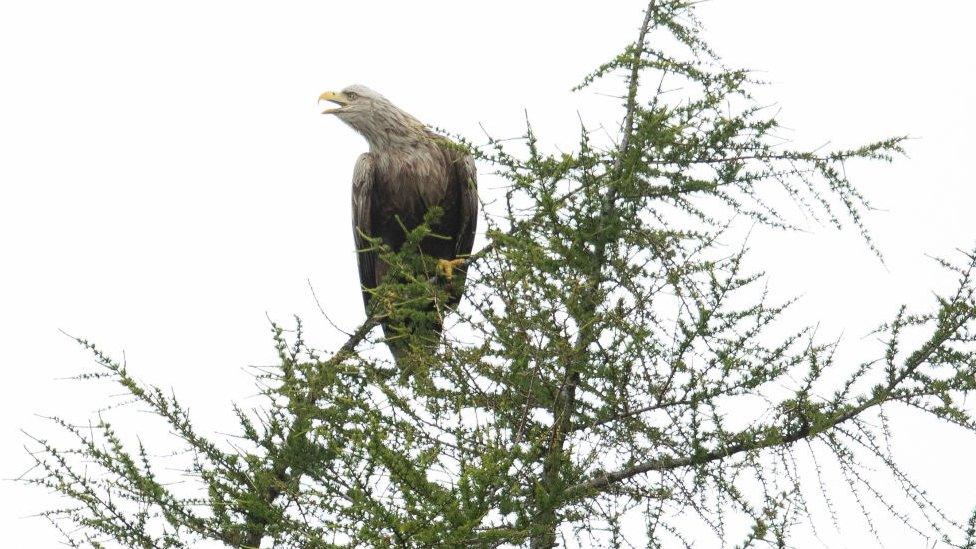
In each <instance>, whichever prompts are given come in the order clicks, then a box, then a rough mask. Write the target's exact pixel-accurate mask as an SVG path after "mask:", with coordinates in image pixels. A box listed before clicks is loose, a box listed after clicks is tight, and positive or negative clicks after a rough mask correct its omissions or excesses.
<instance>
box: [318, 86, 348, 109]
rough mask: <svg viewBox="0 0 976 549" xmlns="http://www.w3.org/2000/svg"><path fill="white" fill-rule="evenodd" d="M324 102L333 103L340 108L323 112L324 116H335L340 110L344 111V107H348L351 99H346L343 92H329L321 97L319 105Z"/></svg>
mask: <svg viewBox="0 0 976 549" xmlns="http://www.w3.org/2000/svg"><path fill="white" fill-rule="evenodd" d="M323 101H331V102H332V103H335V104H336V105H339V106H338V107H335V108H333V109H325V110H324V111H322V114H335V113H337V112H339V111H340V110H342V107H345V106H346V105H348V104H349V98H348V97H346V96H345V95H344V94H343V93H342V92H338V93H337V92H333V91H327V92H325V93H323V94H322V95H320V96H319V103H321V102H323Z"/></svg>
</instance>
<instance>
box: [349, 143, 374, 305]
mask: <svg viewBox="0 0 976 549" xmlns="http://www.w3.org/2000/svg"><path fill="white" fill-rule="evenodd" d="M374 180H375V179H374V174H373V159H372V157H370V155H369V153H363V154H361V155H359V159H358V160H356V167H355V169H353V172H352V236H353V239H354V240H355V242H356V252H357V253H356V259H357V260H358V262H359V283H360V284H361V285H362V287H363V304H364V305H368V303H369V293H368V292H366V291H365V290H366V289H372V288H375V287H376V262H377V257H376V252H372V251H362V250H365V249H367V248H370V247H371V245H370V243H369V241H368V240H366V238H365V235H370V236H372V235H373V234H374V233H373V227H372V223H371V221H370V219H371V214H372V209H373V181H374Z"/></svg>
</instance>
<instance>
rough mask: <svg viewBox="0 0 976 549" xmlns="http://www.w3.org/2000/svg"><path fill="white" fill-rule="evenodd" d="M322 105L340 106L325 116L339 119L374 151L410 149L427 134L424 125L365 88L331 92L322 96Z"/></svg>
mask: <svg viewBox="0 0 976 549" xmlns="http://www.w3.org/2000/svg"><path fill="white" fill-rule="evenodd" d="M319 101H320V102H321V101H329V102H332V103H335V104H336V105H338V106H337V107H333V108H330V109H326V110H324V111H322V114H333V115H335V116H336V117H337V118H338V119H339V120H342V121H343V122H344V123H345V124H346V125H348V126H349V127H351V128H352V129H354V130H356V131H357V132H358V133H359V134H360V135H362V136H363V137H365V138H366V141H368V142H369V144H370V146H371V147H392V146H396V145H398V144H400V145H409V144H410V143H411V142H413V141H414V140H416V139H417V138H422V137H423V136H424V134H425V132H424V125H423V124H422V123H421V122H420V121H418V120H417V119H416V118H414V117H412V116H410V115H409V114H407V113H406V112H404V111H402V110H400V109H399V108H397V106H396V105H394V104H393V103H390V101H389V99H387V98H385V97H383V96H382V95H380V94H379V93H377V92H375V91H373V90H371V89H369V88H367V87H366V86H363V85H361V84H353V85H352V86H348V87H346V88H343V90H342V91H338V92H334V91H327V92H325V93H323V94H322V95H320V96H319Z"/></svg>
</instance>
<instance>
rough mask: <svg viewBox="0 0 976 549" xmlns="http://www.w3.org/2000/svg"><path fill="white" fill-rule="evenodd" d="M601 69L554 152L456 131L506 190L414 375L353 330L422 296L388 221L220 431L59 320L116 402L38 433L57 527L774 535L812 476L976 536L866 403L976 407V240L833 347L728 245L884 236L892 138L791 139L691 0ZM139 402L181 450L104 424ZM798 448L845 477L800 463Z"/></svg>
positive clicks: (957, 420)
mask: <svg viewBox="0 0 976 549" xmlns="http://www.w3.org/2000/svg"><path fill="white" fill-rule="evenodd" d="M618 77H619V81H621V82H622V85H621V89H620V92H621V93H620V95H621V100H620V120H621V121H620V125H619V130H618V131H617V133H616V135H614V136H612V137H613V138H612V139H611V140H603V139H601V138H600V134H599V132H595V131H592V129H590V128H586V127H581V128H580V133H579V141H578V146H577V147H576V148H575V149H574V150H573V151H571V152H548V151H546V149H545V147H544V146H543V145H542V144H541V142H540V140H539V139H538V136H537V134H536V132H535V130H534V129H533V128H532V127H531V126H527V128H526V133H525V136H524V139H522V140H520V141H512V140H505V141H502V140H494V139H489V141H488V142H487V143H484V144H475V143H473V142H470V141H468V140H464V139H462V138H460V137H459V138H458V139H457V140H458V142H459V146H463V147H465V148H468V149H469V150H471V151H472V152H473V153H474V154H475V155H476V156H477V158H478V159H479V161H480V163H481V166H482V169H483V170H491V171H493V172H495V173H496V174H497V175H498V176H500V177H502V178H504V180H505V181H506V183H507V187H506V188H505V190H504V193H503V196H500V197H497V198H498V200H495V201H494V202H493V203H492V204H487V223H488V229H487V231H486V237H487V238H486V241H487V244H486V245H485V246H484V247H483V248H482V249H481V250H480V251H477V252H476V253H475V254H473V255H472V256H471V257H469V258H468V263H469V271H468V291H467V295H466V297H465V301H464V302H463V303H462V305H461V306H460V307H459V308H458V310H457V311H441V312H440V313H441V314H444V315H446V320H447V323H446V325H445V332H446V335H447V337H445V340H444V342H443V343H442V344H441V345H440V346H439V347H438V348H437V350H436V352H433V353H431V352H430V351H429V349H426V352H424V353H416V354H415V355H416V356H412V357H410V360H411V361H412V366H411V367H410V368H409V371H407V372H405V371H402V370H398V369H396V368H394V367H393V365H392V362H391V360H390V358H389V354H388V353H386V352H385V351H384V349H383V348H382V346H377V345H370V343H371V342H376V341H377V340H379V338H381V334H380V330H378V329H374V328H376V326H377V324H378V322H379V320H380V319H381V318H382V317H383V316H384V315H395V314H398V313H397V311H398V310H399V309H398V308H397V307H398V303H404V302H414V303H415V302H416V300H435V301H436V300H438V299H440V298H442V297H443V296H438V295H437V292H438V291H442V290H438V289H437V288H438V285H436V284H430V283H429V280H428V279H427V277H426V276H424V274H423V273H422V272H419V271H418V269H419V268H418V267H417V266H418V265H423V264H424V262H423V261H418V260H417V257H416V252H415V251H412V250H411V247H410V246H406V247H405V249H404V250H403V251H401V252H400V253H398V254H393V253H391V252H390V251H389V250H382V249H380V250H379V252H380V253H381V254H382V255H383V257H384V258H385V260H386V261H388V262H389V263H390V264H391V265H392V266H393V268H394V270H396V272H398V273H401V275H402V276H398V277H397V281H396V282H395V283H394V282H390V283H388V284H384V285H383V286H381V287H380V288H378V289H377V292H379V293H381V294H382V295H383V296H386V297H387V299H385V301H383V303H385V305H384V306H383V307H377V308H374V310H373V311H372V316H371V317H370V318H368V319H367V320H366V321H365V322H364V323H363V324H361V325H360V326H359V327H358V329H356V331H355V332H354V333H353V334H352V335H351V336H350V337H349V339H348V341H346V342H345V344H344V345H342V346H341V347H339V348H337V349H334V350H329V351H318V350H315V349H313V348H311V346H310V345H308V344H307V343H306V340H305V337H304V334H303V331H302V326H301V323H300V322H297V321H296V325H295V326H293V327H288V329H286V328H285V327H282V326H280V325H274V326H273V340H274V343H275V344H276V346H277V351H278V353H277V354H278V358H279V362H278V364H277V366H276V367H274V368H269V369H266V370H264V371H262V373H261V374H260V375H258V376H257V380H258V383H259V387H260V391H261V395H262V397H263V400H262V404H260V405H257V406H253V407H248V408H238V409H235V412H236V415H237V418H238V420H239V425H238V426H237V431H236V433H234V435H235V436H234V437H228V436H225V435H213V434H208V433H204V432H201V430H199V429H197V428H196V427H195V426H194V423H193V422H192V420H191V417H190V414H189V413H188V411H187V409H186V408H185V407H184V405H183V404H182V403H181V401H180V400H179V399H178V398H177V397H176V396H174V395H172V394H169V393H167V392H165V391H163V390H161V389H159V388H157V387H154V386H150V385H147V384H144V383H141V382H139V381H137V379H136V377H135V376H134V375H133V373H132V371H131V370H130V368H129V367H127V366H126V365H124V364H123V363H121V362H119V361H117V360H116V359H113V358H112V357H110V356H108V355H107V354H104V353H103V352H102V351H100V350H99V349H98V348H97V347H96V346H95V345H93V344H91V343H89V342H88V341H85V340H81V339H79V343H81V344H82V345H84V346H85V347H87V348H88V349H89V350H90V351H91V352H92V353H93V354H94V356H95V358H96V362H97V367H96V368H97V369H96V370H94V371H92V372H90V373H87V374H83V375H82V376H80V377H81V378H84V379H91V378H99V379H108V380H111V381H113V382H115V383H118V384H119V385H120V386H121V387H122V388H123V389H124V391H125V392H126V393H127V395H128V397H129V398H130V399H131V400H132V401H133V402H132V403H130V405H129V406H128V407H121V408H117V409H114V410H111V411H108V412H105V413H103V414H100V415H99V416H98V417H97V418H96V420H95V421H94V422H93V423H92V424H91V425H90V426H85V427H83V428H82V427H79V426H76V424H75V423H73V422H70V421H68V420H65V419H54V420H53V421H54V422H55V423H56V424H57V425H58V426H59V427H60V428H62V429H64V430H65V431H67V432H68V433H69V434H70V435H72V436H73V437H74V438H73V440H74V441H75V442H74V445H72V446H68V447H64V446H62V445H60V444H57V443H54V442H50V441H49V440H48V439H45V438H40V437H38V438H35V439H34V443H35V444H34V448H33V452H32V455H33V456H34V457H35V459H36V462H37V467H35V468H34V469H33V470H32V471H31V472H29V473H28V474H27V475H26V476H25V477H24V479H23V480H24V481H26V482H30V483H34V484H37V485H38V486H41V487H46V488H48V489H51V490H53V491H55V492H57V493H59V494H61V495H62V496H64V498H66V501H67V502H68V503H67V504H65V505H64V506H62V507H59V508H56V509H52V510H50V511H48V512H46V513H45V516H46V517H47V518H49V519H50V520H51V522H52V524H53V525H54V526H55V527H57V528H59V529H60V530H61V532H62V533H63V534H64V537H65V539H66V540H67V541H68V542H69V544H70V545H71V546H74V547H118V546H122V547H145V548H159V547H192V546H194V544H195V543H197V542H198V541H200V540H216V541H219V542H223V543H224V544H225V545H226V546H228V547H250V548H257V547H302V548H327V547H329V548H331V547H499V546H526V547H532V548H539V549H542V548H550V547H556V546H560V547H562V546H566V545H569V546H574V545H581V546H590V545H605V546H614V547H616V546H629V545H627V543H635V544H641V545H646V546H648V547H692V546H699V545H698V543H699V542H703V540H705V541H707V538H708V536H709V535H710V536H711V537H710V538H708V539H711V540H712V541H715V540H718V541H719V542H724V543H726V544H728V545H734V544H738V545H737V546H738V547H756V546H760V545H771V546H777V547H788V546H791V526H793V525H794V524H796V523H797V522H798V521H801V520H804V519H807V518H809V517H808V515H809V505H808V502H809V501H810V500H811V499H812V498H820V497H826V498H827V499H828V503H829V499H830V497H831V496H830V495H831V494H833V493H835V492H836V491H838V490H846V491H849V492H850V493H853V494H854V495H855V496H856V498H857V501H858V502H859V503H860V504H861V505H862V509H863V510H864V512H865V513H866V514H867V515H868V516H869V517H870V516H873V514H875V513H888V514H891V515H894V516H895V517H896V518H898V519H899V520H901V521H903V522H904V523H905V527H906V529H907V531H909V532H911V531H915V532H917V533H919V534H923V535H930V536H931V535H936V536H939V537H940V539H943V540H944V541H945V543H947V544H951V545H954V546H958V547H974V546H976V535H974V529H976V522H974V521H976V516H974V517H973V518H972V519H970V520H969V522H968V524H966V523H965V519H963V521H962V522H956V521H957V520H958V519H954V518H952V517H954V516H955V514H956V512H958V510H945V511H943V510H942V509H941V508H940V507H939V506H938V504H937V503H936V502H934V501H932V500H930V499H929V497H928V496H927V495H926V493H925V492H924V491H923V489H922V488H921V487H919V486H918V485H917V484H916V483H914V482H913V481H912V480H911V479H910V478H909V477H908V476H907V475H906V474H905V472H904V471H903V470H902V469H901V468H900V467H899V465H898V461H897V456H894V455H892V452H891V451H890V449H889V446H888V444H887V438H888V437H889V435H890V430H889V428H888V426H887V423H886V415H885V411H886V410H888V409H891V408H892V407H908V408H911V409H914V410H915V411H916V412H917V413H918V414H925V415H930V416H935V417H937V418H939V419H941V420H944V421H946V422H949V423H953V424H955V425H958V427H959V430H960V434H963V433H965V432H972V431H973V430H974V429H976V423H974V420H973V417H972V414H971V412H970V411H968V410H967V409H966V408H965V407H964V406H963V404H961V403H962V401H963V398H964V397H965V396H967V395H968V394H970V393H971V392H973V391H974V390H976V354H974V353H976V348H974V345H973V344H974V342H976V341H974V340H976V332H974V329H976V300H974V293H973V292H974V289H976V284H974V280H973V276H974V271H973V269H974V267H976V255H974V254H972V253H970V254H965V253H960V255H959V257H958V258H955V259H949V260H940V263H941V265H942V266H943V267H944V268H946V269H948V270H950V271H952V272H954V273H955V274H956V275H957V278H958V283H957V285H956V287H955V290H954V291H952V292H949V293H946V294H944V295H939V296H937V297H936V298H935V299H934V302H933V303H932V307H931V308H930V309H928V310H920V311H914V310H909V309H907V308H905V307H902V308H900V309H898V308H897V304H895V303H893V304H892V306H893V309H892V310H897V314H895V315H894V316H893V318H890V319H888V320H886V321H884V322H881V323H880V324H879V326H878V328H877V330H876V332H875V336H876V338H877V339H878V341H880V342H881V344H880V346H879V348H878V349H877V356H867V357H865V358H864V360H863V361H861V362H859V363H850V362H847V361H840V360H837V359H835V356H836V355H835V352H834V351H835V349H836V348H837V346H838V345H839V344H840V343H838V342H824V341H820V340H819V339H818V338H817V336H816V334H815V331H814V330H813V329H812V328H809V327H799V328H795V329H793V330H792V331H790V326H789V325H786V322H785V320H784V319H783V318H781V317H782V316H783V313H784V311H785V310H787V308H788V307H789V305H790V303H789V302H786V303H776V302H770V300H769V299H768V298H767V296H766V295H765V293H764V290H763V288H762V283H761V280H762V277H763V275H762V273H760V272H750V271H749V270H748V269H747V268H746V266H745V261H744V259H745V258H746V256H747V251H748V250H747V248H746V247H745V245H744V244H743V245H742V246H741V247H737V248H736V249H735V250H734V251H732V252H730V251H729V247H728V241H729V240H736V239H739V240H741V235H742V234H743V232H742V230H741V229H742V227H743V226H749V225H753V226H755V225H758V226H762V227H768V228H770V229H774V230H781V231H792V230H796V229H797V225H796V223H797V220H796V219H793V217H796V215H795V214H793V213H791V212H795V211H797V210H799V211H800V212H801V214H802V215H806V216H809V217H812V218H814V219H816V220H820V221H822V222H824V223H826V224H830V225H835V226H837V227H845V228H848V229H853V231H854V232H856V233H857V234H858V235H859V236H858V238H861V239H862V240H863V241H864V243H865V253H871V251H873V252H874V253H879V252H877V250H876V248H875V246H874V243H873V241H872V239H871V236H870V233H869V231H868V228H867V227H866V225H865V222H864V219H863V215H864V214H865V213H866V212H867V211H868V210H869V209H870V205H869V203H868V202H867V200H866V198H865V197H864V196H863V195H862V194H861V193H860V192H859V191H858V189H857V187H856V186H855V185H854V183H853V182H852V181H850V180H849V179H848V177H847V175H846V171H845V169H844V168H845V165H847V164H848V163H852V162H860V161H890V160H891V159H892V157H893V156H894V155H897V154H899V153H901V152H902V145H903V142H904V140H903V138H898V137H896V138H891V139H884V140H881V141H877V142H872V143H867V144H865V145H862V146H858V147H855V148H851V149H842V150H831V151H822V150H817V151H810V150H796V149H792V148H790V147H789V145H788V144H786V143H784V142H783V140H781V139H779V138H777V137H776V132H777V129H778V128H779V126H778V124H777V120H776V118H775V116H774V115H773V114H772V113H770V112H769V111H768V109H766V108H764V107H763V105H761V104H758V103H757V102H756V101H755V100H754V99H753V97H752V95H751V91H752V90H754V89H755V88H756V86H759V85H761V83H759V82H756V81H755V80H754V79H753V77H752V75H751V74H750V72H749V71H746V70H740V69H735V68H730V67H727V66H726V65H725V64H724V63H723V62H722V61H721V60H720V58H719V57H718V55H717V54H716V53H715V52H713V51H712V49H710V48H709V46H708V44H707V43H706V42H705V41H704V39H703V38H702V34H701V28H700V24H699V22H698V20H697V19H696V17H695V12H694V2H689V1H687V0H652V1H651V2H650V3H649V5H648V6H647V9H646V11H645V12H644V14H643V20H642V21H640V24H639V26H638V28H637V33H636V39H635V40H634V41H633V43H631V44H630V45H629V46H628V47H627V48H626V49H625V50H624V51H622V52H621V53H620V54H619V55H618V56H616V57H615V58H614V59H612V60H610V61H609V62H607V63H606V64H604V65H602V66H600V67H598V68H597V69H596V70H594V71H593V72H592V73H590V74H589V75H588V76H586V77H585V78H584V79H583V81H582V83H581V84H580V86H579V88H581V89H582V88H586V87H588V86H591V85H593V84H594V83H595V82H597V81H604V84H606V83H607V82H610V83H613V82H617V81H618ZM428 233H429V230H428V229H426V227H420V228H418V229H417V230H416V231H414V234H412V235H410V238H408V242H419V239H421V238H423V237H427V236H429V235H428ZM869 250H870V251H869ZM411 273H413V274H412V275H411ZM797 290H798V291H799V290H802V289H797ZM882 313H884V311H882V312H879V315H881V314H882ZM816 320H817V319H812V323H813V322H816ZM880 320H881V317H880V316H879V321H880ZM913 341H918V342H919V343H918V344H915V345H912V344H911V342H913ZM756 402H760V403H763V407H762V409H761V410H759V411H758V413H755V414H752V415H749V414H748V413H747V412H746V410H755V409H756V408H755V404H756ZM132 409H138V410H140V411H148V412H151V415H152V416H153V417H154V419H155V420H159V421H162V422H164V423H165V424H166V425H167V426H168V428H169V429H170V430H171V432H172V434H173V446H172V447H170V448H163V449H160V448H156V449H148V448H144V447H143V445H142V444H141V442H139V440H138V437H137V433H132V432H126V431H124V430H120V429H119V428H117V427H116V426H115V425H116V424H115V423H113V420H112V417H113V416H114V415H116V414H122V413H125V411H126V410H132ZM163 451H165V452H166V453H173V454H174V455H181V456H188V458H187V459H186V460H185V463H184V464H183V470H182V473H181V474H179V475H177V477H176V478H178V479H180V480H184V481H186V480H187V479H189V480H190V481H191V484H192V485H191V486H187V485H186V483H185V482H184V483H183V484H180V485H179V486H175V485H173V484H172V483H171V482H172V481H173V479H174V473H173V470H172V464H170V463H160V462H159V458H157V457H155V456H156V455H157V454H158V453H159V452H163ZM801 455H802V456H812V457H814V458H815V459H816V460H817V461H816V463H817V464H818V465H817V471H818V472H819V471H820V470H821V468H823V469H828V468H830V469H832V470H835V471H839V472H840V473H841V474H842V476H843V478H845V479H846V481H847V482H846V485H842V486H832V485H831V486H828V485H824V484H823V483H822V482H821V481H818V479H817V478H809V475H806V473H807V472H808V471H805V470H803V468H801V467H799V466H798V465H797V460H798V459H799V457H801ZM875 480H877V481H878V482H874V481H875ZM882 487H887V491H886V489H883V488H882ZM892 492H893V493H894V494H895V495H900V496H907V499H908V501H909V502H911V503H910V505H908V506H897V505H895V504H894V503H892V501H893V500H892V499H890V496H891V495H892ZM679 517H680V518H679ZM695 517H697V518H695ZM634 524H636V525H637V527H636V528H634V527H632V526H633V525H634ZM735 524H746V525H748V528H746V532H747V533H746V534H745V537H744V538H743V537H742V536H741V535H739V534H740V533H739V532H738V531H736V530H735V528H734V527H733V525H735ZM692 530H694V531H692ZM702 532H705V533H707V534H708V535H705V534H703V533H702ZM733 536H739V537H738V538H737V539H734V538H733ZM696 540H697V541H696ZM693 544H694V545H693Z"/></svg>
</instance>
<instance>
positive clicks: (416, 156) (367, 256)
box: [319, 85, 478, 362]
mask: <svg viewBox="0 0 976 549" xmlns="http://www.w3.org/2000/svg"><path fill="white" fill-rule="evenodd" d="M319 101H320V102H321V101H330V102H332V103H335V104H336V105H337V107H335V108H330V109H327V110H325V111H323V114H330V115H334V116H336V117H337V118H338V119H339V120H341V121H342V122H344V123H345V124H347V125H348V126H350V127H351V128H352V129H354V130H356V131H357V132H358V133H359V134H360V135H362V136H363V137H364V138H365V139H366V142H367V143H368V144H369V152H365V153H363V154H361V155H360V156H359V159H358V160H357V161H356V167H355V169H354V170H353V178H352V219H353V238H354V239H355V243H356V249H357V251H358V253H357V256H358V260H359V281H360V283H361V284H362V287H363V304H364V305H365V307H366V311H367V314H370V313H371V311H372V310H371V307H370V301H371V300H372V299H375V296H374V295H373V294H374V292H372V291H371V290H373V289H375V288H376V287H377V286H378V285H379V284H380V283H381V282H382V281H383V280H384V278H385V277H386V276H387V274H388V273H389V272H390V265H388V264H387V263H386V262H385V261H383V260H382V259H381V258H380V257H378V256H377V253H376V252H375V249H372V250H371V248H374V247H373V246H371V245H370V242H369V241H368V240H367V237H372V238H378V239H380V240H381V241H382V242H383V243H384V244H385V245H387V246H389V248H390V249H392V250H393V251H400V248H401V247H402V246H403V244H404V242H405V239H406V233H407V232H408V231H411V230H413V229H415V228H417V227H418V226H419V225H420V224H421V223H422V222H423V220H424V216H425V215H426V214H427V212H428V210H429V209H430V208H432V207H434V206H437V207H439V208H440V209H441V211H442V215H441V217H440V219H439V220H438V221H437V223H436V224H434V225H433V226H432V227H431V229H432V230H433V232H434V233H435V234H436V235H437V236H429V237H427V238H424V240H423V241H422V242H421V244H420V253H421V254H422V255H423V256H424V257H429V258H431V260H432V263H433V264H434V265H436V269H437V270H439V271H440V276H439V277H438V278H439V280H440V282H441V283H442V284H445V285H446V286H447V288H449V291H448V295H449V298H448V300H447V303H444V304H443V305H446V306H447V307H449V308H451V307H454V306H455V305H457V303H458V301H459V300H460V298H461V291H462V289H463V285H464V276H465V265H464V256H466V255H468V254H470V253H471V246H472V245H473V243H474V234H475V228H476V224H477V213H478V195H477V181H476V180H477V173H476V171H475V165H474V159H473V158H472V157H471V155H470V154H467V153H465V152H464V151H463V150H462V149H461V148H460V147H458V146H457V145H456V144H454V143H453V142H451V141H450V140H449V139H447V138H446V137H443V136H441V135H438V134H436V133H434V132H432V131H431V130H430V129H428V128H427V127H426V126H425V125H424V124H423V123H421V122H420V121H419V120H417V119H416V118H414V117H413V116H410V115H409V114H407V113H406V112H404V111H402V110H400V109H399V108H397V107H396V106H395V105H393V104H392V103H390V101H389V100H387V99H386V98H385V97H383V96H382V95H380V94H378V93H376V92H375V91H373V90H371V89H369V88H367V87H366V86H361V85H353V86H349V87H347V88H345V89H343V90H342V91H339V92H334V91H327V92H325V93H323V94H322V95H321V96H319ZM421 307H422V308H423V309H425V311H424V312H426V313H429V314H422V315H412V316H410V315H407V316H406V318H400V319H399V320H397V321H393V320H390V319H389V318H385V319H383V320H382V324H383V330H384V334H385V335H386V341H387V344H388V345H389V347H390V349H391V351H393V356H394V358H395V359H396V360H397V362H400V361H401V358H402V357H403V356H404V355H405V353H406V351H408V350H409V349H410V348H411V347H413V348H414V349H416V346H417V345H421V346H422V348H424V349H432V348H433V347H434V346H435V345H436V343H437V342H438V341H439V340H440V335H441V330H442V323H441V313H442V310H440V309H439V307H438V304H436V303H433V302H432V301H429V302H427V303H425V304H423V305H421ZM418 318H419V319H418ZM431 318H432V319H433V320H430V319H431ZM394 322H396V323H394Z"/></svg>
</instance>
